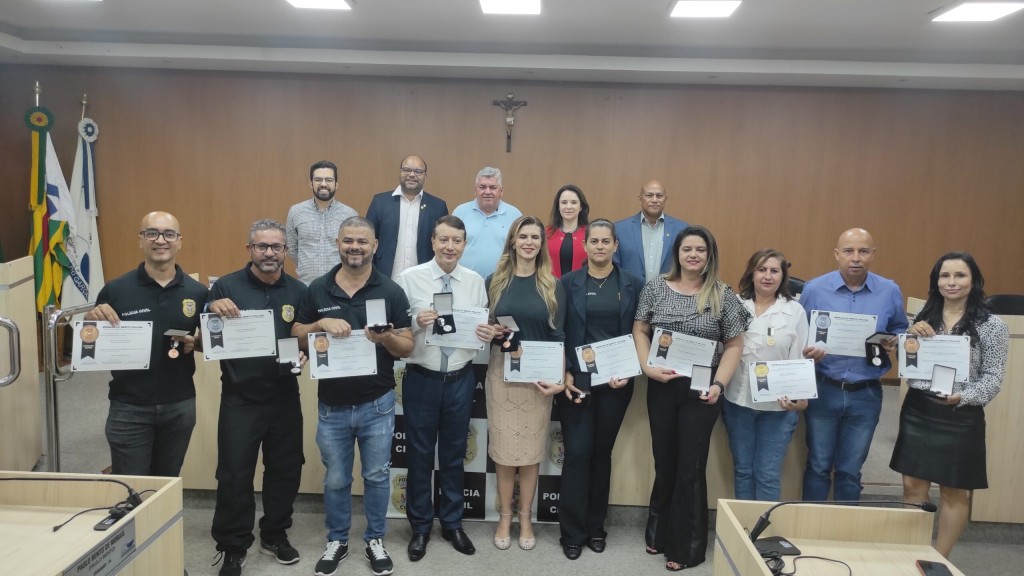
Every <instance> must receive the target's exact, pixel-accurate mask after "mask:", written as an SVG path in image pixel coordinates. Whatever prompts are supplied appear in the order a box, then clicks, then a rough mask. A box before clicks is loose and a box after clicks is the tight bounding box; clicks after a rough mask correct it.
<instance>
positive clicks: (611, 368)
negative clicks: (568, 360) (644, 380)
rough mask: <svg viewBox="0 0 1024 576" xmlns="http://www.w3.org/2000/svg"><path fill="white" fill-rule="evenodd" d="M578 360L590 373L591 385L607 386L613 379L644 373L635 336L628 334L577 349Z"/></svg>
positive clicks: (584, 369)
mask: <svg viewBox="0 0 1024 576" xmlns="http://www.w3.org/2000/svg"><path fill="white" fill-rule="evenodd" d="M576 360H577V361H578V362H579V365H580V367H581V368H582V369H583V371H584V372H589V373H590V385H591V386H599V385H603V384H607V383H608V382H610V381H611V379H612V378H632V377H634V376H639V375H640V374H641V373H642V370H641V369H640V361H639V360H637V357H636V345H635V344H634V343H633V335H632V334H627V335H625V336H619V337H618V338H610V339H608V340H601V341H600V342H593V343H591V344H584V345H583V346H577V347H576Z"/></svg>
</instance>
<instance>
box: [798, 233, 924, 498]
mask: <svg viewBox="0 0 1024 576" xmlns="http://www.w3.org/2000/svg"><path fill="white" fill-rule="evenodd" d="M835 258H836V262H837V263H838V264H839V269H838V270H834V271H832V272H829V273H828V274H825V275H824V276H819V277H817V278H815V279H813V280H811V281H810V282H808V283H807V284H806V285H805V286H804V291H803V293H802V294H801V295H800V304H801V305H803V307H804V309H805V310H806V311H807V315H808V318H810V314H811V310H819V311H823V312H827V311H831V312H852V313H856V314H873V315H875V316H876V320H875V331H876V332H889V333H892V334H899V333H901V332H906V331H907V325H908V323H907V314H906V312H905V311H904V309H903V296H902V295H901V294H900V287H899V286H897V285H896V283H895V282H893V281H892V280H889V279H887V278H883V277H881V276H879V275H877V274H875V273H873V272H869V271H868V270H869V268H870V267H871V264H872V262H873V261H874V259H875V240H874V239H873V238H872V237H871V234H869V233H868V231H867V230H864V229H863V228H853V229H850V230H847V231H846V232H843V234H842V235H841V236H840V237H839V241H838V242H836V248H835ZM823 316H824V315H819V316H818V319H819V322H821V321H822V320H823V319H824V318H823ZM827 322H828V321H827V320H825V322H822V323H821V324H820V325H819V326H817V327H815V326H811V331H812V332H814V331H815V330H816V329H819V330H827ZM884 346H885V348H886V350H887V351H889V352H891V351H892V350H893V349H895V347H894V346H893V345H890V344H888V343H887V344H885V345H884ZM804 356H805V357H807V358H812V359H814V360H815V365H814V366H815V371H816V372H817V376H818V397H817V398H816V399H814V400H810V401H809V402H808V404H807V410H806V411H805V412H804V418H805V422H806V424H807V466H806V467H805V468H804V494H803V499H804V500H826V499H828V493H829V490H830V489H831V490H832V496H833V498H834V499H835V500H860V492H861V483H860V477H861V474H860V471H861V467H863V466H864V461H865V460H866V459H867V457H868V450H869V449H870V448H871V438H872V437H873V436H874V433H875V426H877V425H878V418H879V416H880V414H881V412H882V382H881V380H880V378H881V377H882V376H883V375H884V374H885V373H886V372H888V371H889V367H890V361H889V357H888V355H885V354H883V355H882V356H883V358H881V359H879V360H880V361H879V362H878V364H874V365H873V364H872V363H871V362H869V360H868V359H867V358H858V357H854V356H840V355H837V354H829V355H826V354H825V350H824V349H823V348H821V347H817V346H808V347H806V348H805V349H804Z"/></svg>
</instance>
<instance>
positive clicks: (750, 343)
mask: <svg viewBox="0 0 1024 576" xmlns="http://www.w3.org/2000/svg"><path fill="white" fill-rule="evenodd" d="M740 302H742V303H743V307H744V308H746V309H747V311H748V312H750V316H751V317H752V318H753V320H751V321H750V327H748V328H747V331H746V332H744V333H743V356H742V357H741V358H740V364H739V366H737V367H736V372H735V373H733V376H732V380H731V381H730V382H729V386H727V387H726V389H725V398H726V400H728V401H730V402H732V403H733V404H738V405H740V406H744V407H746V408H753V409H755V410H771V411H775V410H782V407H781V406H779V403H778V402H754V400H753V399H752V398H751V396H750V369H749V363H750V362H766V361H770V360H799V359H801V358H803V349H804V346H805V345H806V344H807V330H808V327H807V326H808V325H807V313H806V312H805V311H804V308H803V306H801V305H800V303H799V302H797V301H796V300H786V299H785V298H781V297H780V298H777V299H776V300H775V303H774V304H772V305H771V307H770V308H768V310H766V311H765V313H764V314H761V315H760V316H755V315H754V301H753V300H746V299H743V298H740ZM769 329H770V330H771V337H772V338H773V339H774V342H775V344H774V345H772V346H769V345H768V332H769Z"/></svg>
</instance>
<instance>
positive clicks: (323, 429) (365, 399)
mask: <svg viewBox="0 0 1024 576" xmlns="http://www.w3.org/2000/svg"><path fill="white" fill-rule="evenodd" d="M337 243H338V251H339V252H340V255H341V263H340V264H338V265H337V266H335V267H334V268H333V269H331V271H330V272H328V273H327V274H325V275H323V276H321V277H320V278H317V279H316V280H314V281H313V282H312V283H311V284H310V285H309V291H308V292H307V293H306V297H305V299H303V301H302V304H301V305H300V306H299V311H298V315H297V316H296V319H295V325H294V326H292V335H294V336H297V337H298V338H299V342H300V345H301V346H302V347H304V348H308V344H307V336H308V335H309V334H311V333H314V332H326V333H328V334H330V335H331V336H337V337H350V335H351V334H352V330H353V329H354V330H359V329H364V330H365V338H367V339H369V340H370V341H371V342H373V343H374V345H375V349H376V356H377V358H376V360H377V369H376V371H377V373H376V374H371V375H366V376H352V377H348V378H328V379H323V380H320V381H319V384H318V387H317V397H318V398H319V403H318V410H319V414H318V416H319V419H318V421H317V430H316V443H317V446H318V447H319V448H320V458H321V460H323V463H324V466H325V467H326V468H327V474H326V478H325V479H324V508H325V512H326V515H327V548H326V550H325V551H324V553H323V555H322V556H321V557H320V561H319V562H317V564H316V569H315V574H317V575H318V576H331V575H332V574H334V573H335V572H336V571H337V569H338V563H339V562H341V560H343V559H344V558H345V557H346V556H347V555H348V532H349V528H351V525H352V490H351V488H352V459H353V456H354V444H355V442H359V455H360V462H361V464H362V473H363V486H364V491H363V511H364V512H365V514H366V532H365V533H364V534H363V539H364V540H365V541H366V551H365V554H366V558H367V560H369V561H370V568H371V570H372V571H373V573H374V574H375V575H376V576H384V575H386V574H391V573H392V572H393V571H394V564H393V563H392V561H391V557H390V556H389V555H388V552H387V550H386V549H385V548H384V532H385V530H386V528H387V523H386V522H385V515H386V513H387V507H388V499H389V498H390V496H391V478H390V470H391V438H392V435H393V434H394V429H395V391H394V388H395V375H394V362H395V360H396V359H397V358H401V357H404V356H408V355H409V354H410V353H412V351H413V338H412V332H411V331H410V330H409V326H410V319H409V300H408V298H406V296H405V292H403V291H402V289H401V288H400V287H399V286H398V284H395V282H394V281H392V280H391V279H390V278H388V277H387V276H385V275H384V274H382V273H381V272H380V271H378V270H375V269H374V268H373V265H372V262H373V254H374V252H375V251H376V249H377V239H376V235H375V233H374V229H373V224H371V223H370V222H369V221H368V220H366V219H365V218H360V217H358V216H354V217H351V218H348V219H346V220H345V221H344V222H342V223H341V229H340V230H339V231H338V240H337ZM375 298H382V299H384V301H385V306H386V310H387V320H388V322H389V324H390V326H389V327H388V328H387V330H385V331H384V332H383V333H379V334H378V333H374V332H373V331H371V330H368V329H366V324H367V322H366V301H367V300H371V299H375ZM355 337H357V338H361V337H363V336H355Z"/></svg>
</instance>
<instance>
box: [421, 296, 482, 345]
mask: <svg viewBox="0 0 1024 576" xmlns="http://www.w3.org/2000/svg"><path fill="white" fill-rule="evenodd" d="M488 314H489V311H488V310H487V308H475V307H472V306H466V307H465V308H460V307H458V306H453V307H452V316H454V318H455V325H456V326H458V330H455V331H454V332H453V333H450V334H434V333H433V331H432V330H430V328H429V327H428V328H426V330H428V333H427V338H426V343H427V344H428V345H430V346H451V347H452V348H468V349H470V350H483V349H484V348H485V347H486V346H487V343H485V342H483V341H481V340H480V339H479V338H477V337H476V327H477V325H479V324H487V318H488Z"/></svg>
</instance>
